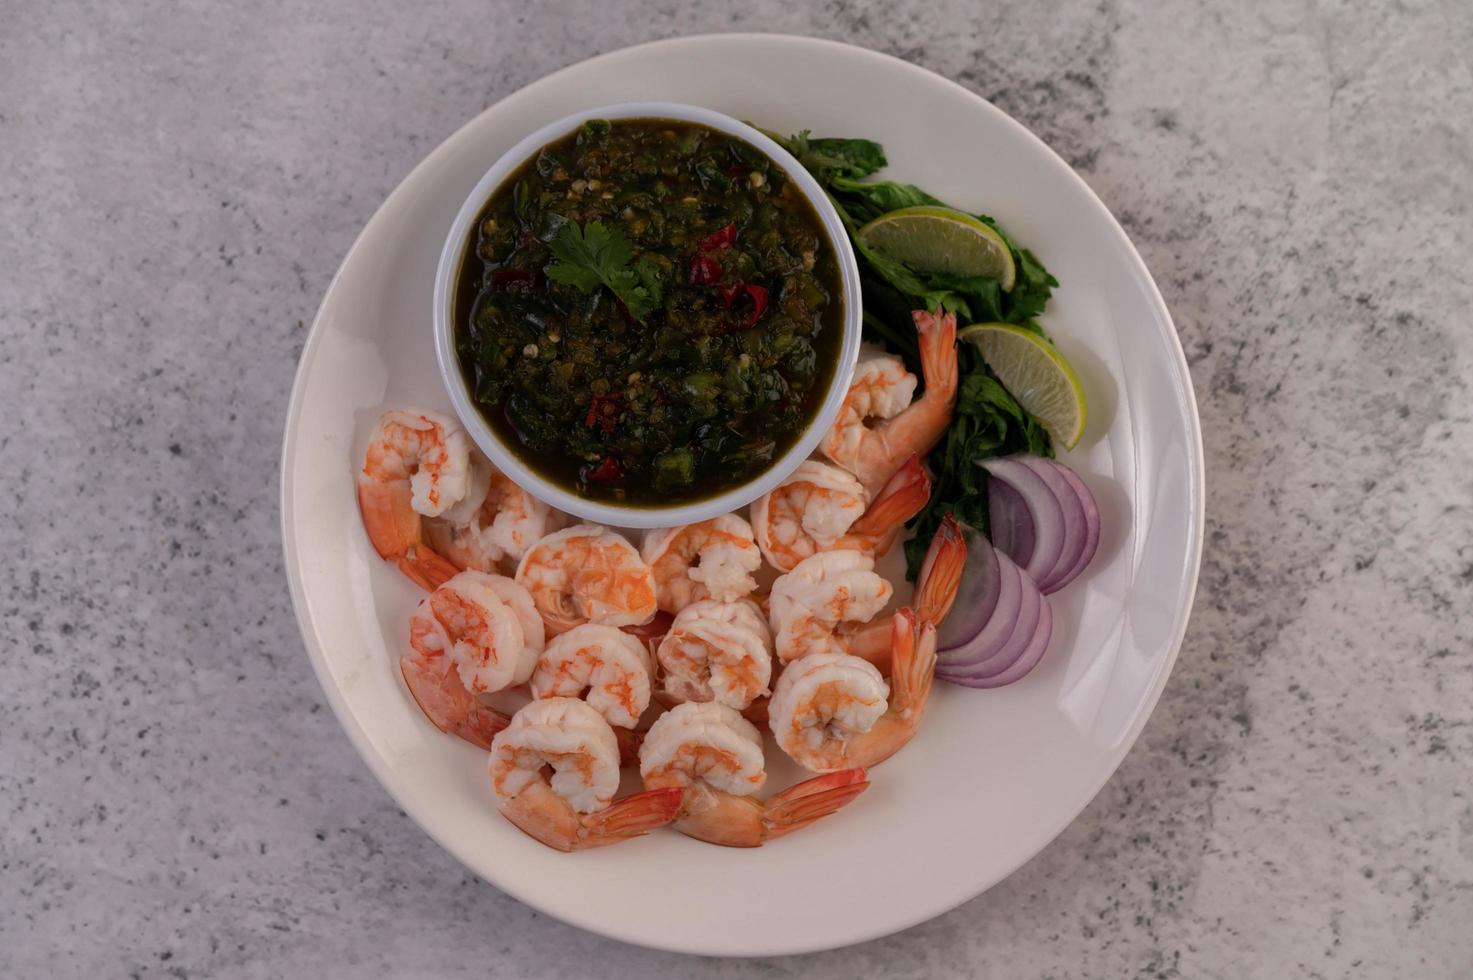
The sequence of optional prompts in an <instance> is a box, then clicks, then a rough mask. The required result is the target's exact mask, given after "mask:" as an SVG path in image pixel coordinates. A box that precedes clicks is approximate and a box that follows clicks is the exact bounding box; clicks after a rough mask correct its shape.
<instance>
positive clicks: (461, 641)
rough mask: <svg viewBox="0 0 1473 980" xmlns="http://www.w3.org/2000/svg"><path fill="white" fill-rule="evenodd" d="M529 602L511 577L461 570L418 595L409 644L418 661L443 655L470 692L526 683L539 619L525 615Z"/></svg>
mask: <svg viewBox="0 0 1473 980" xmlns="http://www.w3.org/2000/svg"><path fill="white" fill-rule="evenodd" d="M503 596H506V597H507V598H506V599H505V600H504V599H503ZM508 600H509V601H508ZM530 605H531V597H530V596H528V595H527V594H526V590H525V589H523V588H522V587H521V586H519V585H517V583H515V582H513V581H511V580H510V579H507V578H503V577H502V576H499V575H488V574H486V573H485V572H461V573H459V574H458V575H456V576H455V577H454V578H452V579H451V580H450V581H448V582H446V583H445V584H444V585H442V586H440V587H439V588H438V589H436V590H435V591H434V592H431V593H430V594H429V595H427V596H425V598H424V599H423V600H421V601H420V604H419V607H418V608H417V609H415V611H414V615H413V616H412V617H411V618H410V620H409V645H410V647H411V648H412V649H413V650H414V654H415V656H416V657H417V658H418V660H419V662H420V663H422V664H426V665H427V664H431V663H436V662H437V661H439V660H440V659H442V658H448V659H449V661H450V662H451V663H452V664H454V666H455V669H456V671H457V672H458V673H459V674H460V679H461V681H462V683H464V684H465V688H466V690H467V691H469V692H470V693H471V694H472V695H473V696H477V695H482V694H494V693H496V692H497V691H501V690H504V689H506V688H508V687H511V686H513V685H516V684H522V683H525V682H526V680H527V678H528V677H530V676H532V669H533V667H535V666H536V664H537V655H538V654H539V653H540V652H541V651H542V641H543V636H542V629H541V627H542V623H541V621H540V619H539V620H537V621H536V622H535V623H534V622H531V621H529V619H528V618H527V616H526V613H527V610H528V607H530ZM518 606H520V607H521V608H520V609H518V608H517V607H518ZM534 615H535V612H534ZM529 634H530V635H529Z"/></svg>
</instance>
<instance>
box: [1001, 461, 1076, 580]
mask: <svg viewBox="0 0 1473 980" xmlns="http://www.w3.org/2000/svg"><path fill="white" fill-rule="evenodd" d="M1018 462H1020V463H1022V464H1023V465H1024V466H1026V467H1028V468H1029V469H1030V470H1032V471H1033V472H1034V473H1036V474H1037V475H1038V478H1039V479H1040V480H1042V481H1043V482H1044V483H1045V484H1047V485H1048V488H1049V492H1051V493H1052V494H1053V495H1054V499H1055V500H1057V501H1058V502H1059V512H1060V513H1061V514H1063V516H1064V542H1063V546H1062V547H1061V548H1060V549H1059V557H1058V558H1057V559H1056V560H1055V561H1054V564H1053V567H1052V568H1050V569H1049V570H1048V571H1047V572H1046V573H1045V574H1044V576H1043V577H1042V578H1040V579H1036V580H1035V581H1037V582H1038V587H1039V588H1040V589H1042V590H1043V591H1044V593H1045V594H1047V593H1049V592H1053V591H1055V590H1057V589H1058V588H1059V580H1060V579H1062V578H1063V577H1064V575H1065V574H1066V573H1067V572H1068V571H1069V569H1071V568H1073V567H1074V565H1075V563H1076V562H1077V561H1079V556H1080V554H1082V553H1083V551H1084V543H1085V526H1084V505H1083V504H1082V503H1080V500H1079V495H1078V494H1077V493H1075V492H1074V488H1073V487H1072V486H1070V485H1069V481H1068V480H1066V479H1064V474H1063V473H1061V472H1059V467H1058V466H1057V465H1055V463H1054V461H1053V460H1051V459H1044V458H1043V457H1042V456H1019V457H1018Z"/></svg>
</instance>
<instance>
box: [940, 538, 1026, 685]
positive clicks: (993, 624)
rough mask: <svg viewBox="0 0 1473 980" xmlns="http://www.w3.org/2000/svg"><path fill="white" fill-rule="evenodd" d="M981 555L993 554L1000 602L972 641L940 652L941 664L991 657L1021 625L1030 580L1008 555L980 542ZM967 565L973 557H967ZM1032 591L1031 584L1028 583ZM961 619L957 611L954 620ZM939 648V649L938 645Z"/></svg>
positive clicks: (966, 641)
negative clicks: (1019, 617)
mask: <svg viewBox="0 0 1473 980" xmlns="http://www.w3.org/2000/svg"><path fill="white" fill-rule="evenodd" d="M977 550H978V551H982V550H987V551H991V552H992V553H993V555H994V556H995V560H996V562H997V571H998V586H997V590H998V591H997V601H996V602H995V603H994V604H993V608H992V615H990V616H988V617H987V620H986V622H985V623H984V624H983V626H982V628H981V629H980V630H978V631H977V632H976V634H975V635H973V636H972V637H971V638H969V639H967V640H965V641H964V642H962V643H959V644H957V645H956V646H952V647H948V648H946V649H944V650H938V651H937V653H936V660H937V662H938V663H973V662H975V661H977V660H981V659H983V658H986V657H990V656H992V655H993V654H994V653H996V652H997V651H998V650H1000V649H1002V645H1003V644H1004V643H1006V642H1007V640H1008V637H1009V636H1011V635H1012V633H1013V626H1014V625H1015V624H1016V623H1017V621H1018V613H1019V611H1020V609H1021V608H1022V605H1023V591H1024V588H1025V583H1026V582H1027V577H1026V576H1025V575H1024V574H1023V573H1022V571H1020V570H1019V568H1018V566H1017V565H1014V564H1013V563H1012V561H1011V560H1010V559H1009V558H1008V556H1007V555H1004V554H1003V553H1002V552H1000V551H998V550H997V549H995V548H993V547H991V546H990V545H985V544H984V543H983V542H982V541H981V540H980V538H979V540H978V548H977ZM967 557H968V561H970V560H971V554H970V553H969V554H968V556H967ZM1027 587H1029V588H1031V587H1032V583H1027ZM956 616H958V613H957V612H956V609H955V607H953V612H952V615H951V617H948V620H949V619H950V618H952V617H956ZM937 646H940V643H939V641H938V643H937Z"/></svg>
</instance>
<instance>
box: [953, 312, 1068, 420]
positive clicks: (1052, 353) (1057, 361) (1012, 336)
mask: <svg viewBox="0 0 1473 980" xmlns="http://www.w3.org/2000/svg"><path fill="white" fill-rule="evenodd" d="M956 338H957V340H965V341H967V342H969V343H971V344H973V345H975V346H976V348H977V350H978V351H979V352H980V353H981V354H982V359H983V360H984V361H986V362H987V366H988V367H990V368H992V372H993V373H994V374H996V375H997V377H998V380H999V381H1001V382H1002V383H1003V384H1004V385H1005V386H1006V387H1007V389H1008V391H1010V392H1012V394H1013V397H1014V398H1016V399H1018V404H1019V405H1022V406H1023V407H1024V408H1025V409H1027V411H1028V414H1030V415H1032V416H1033V417H1034V418H1036V419H1038V421H1039V422H1040V423H1041V424H1042V425H1043V427H1044V428H1045V429H1047V430H1048V433H1049V435H1051V436H1053V439H1054V442H1056V443H1058V444H1059V445H1060V446H1062V447H1063V448H1065V449H1073V448H1074V447H1075V446H1076V445H1078V444H1079V438H1080V436H1082V435H1084V420H1085V417H1086V414H1087V413H1086V407H1085V403H1084V386H1083V385H1082V384H1080V383H1079V375H1077V374H1075V373H1074V368H1072V367H1071V366H1070V365H1069V362H1068V361H1067V360H1065V358H1064V355H1063V354H1060V353H1059V352H1058V350H1057V348H1055V347H1054V345H1053V344H1051V343H1049V342H1048V340H1047V338H1045V337H1041V336H1039V335H1038V334H1036V333H1034V332H1033V331H1032V330H1025V329H1023V328H1022V327H1015V326H1013V325H1012V324H1011V323H978V324H975V325H973V326H970V327H964V328H963V329H961V330H959V331H957V335H956Z"/></svg>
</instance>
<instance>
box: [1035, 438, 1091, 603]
mask: <svg viewBox="0 0 1473 980" xmlns="http://www.w3.org/2000/svg"><path fill="white" fill-rule="evenodd" d="M1050 462H1051V463H1052V464H1053V465H1054V467H1055V468H1056V469H1057V470H1058V471H1059V475H1060V476H1062V477H1063V478H1064V479H1065V481H1067V482H1068V484H1069V488H1070V489H1071V490H1073V491H1074V495H1075V496H1076V497H1078V498H1079V504H1080V507H1081V508H1082V509H1083V511H1084V547H1083V548H1082V549H1081V551H1080V553H1079V558H1078V559H1077V560H1076V561H1075V562H1074V564H1073V565H1072V566H1070V567H1069V568H1068V569H1066V570H1065V572H1064V574H1063V575H1062V576H1060V577H1059V579H1058V580H1057V581H1056V582H1054V584H1053V588H1052V589H1045V590H1044V591H1045V592H1057V591H1058V590H1060V589H1062V588H1063V587H1064V586H1066V585H1068V584H1069V583H1070V582H1072V581H1074V580H1075V579H1076V578H1078V577H1079V575H1080V573H1081V572H1083V571H1084V570H1085V568H1086V567H1088V565H1089V563H1090V562H1091V561H1093V560H1094V556H1095V552H1096V551H1097V550H1099V547H1100V508H1099V504H1097V503H1096V502H1095V495H1094V494H1093V493H1091V492H1090V489H1089V487H1088V486H1086V485H1085V483H1084V480H1082V479H1080V477H1079V474H1078V473H1075V472H1074V471H1073V470H1071V469H1070V468H1069V467H1067V466H1065V465H1064V464H1063V463H1061V462H1059V461H1058V460H1050Z"/></svg>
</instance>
